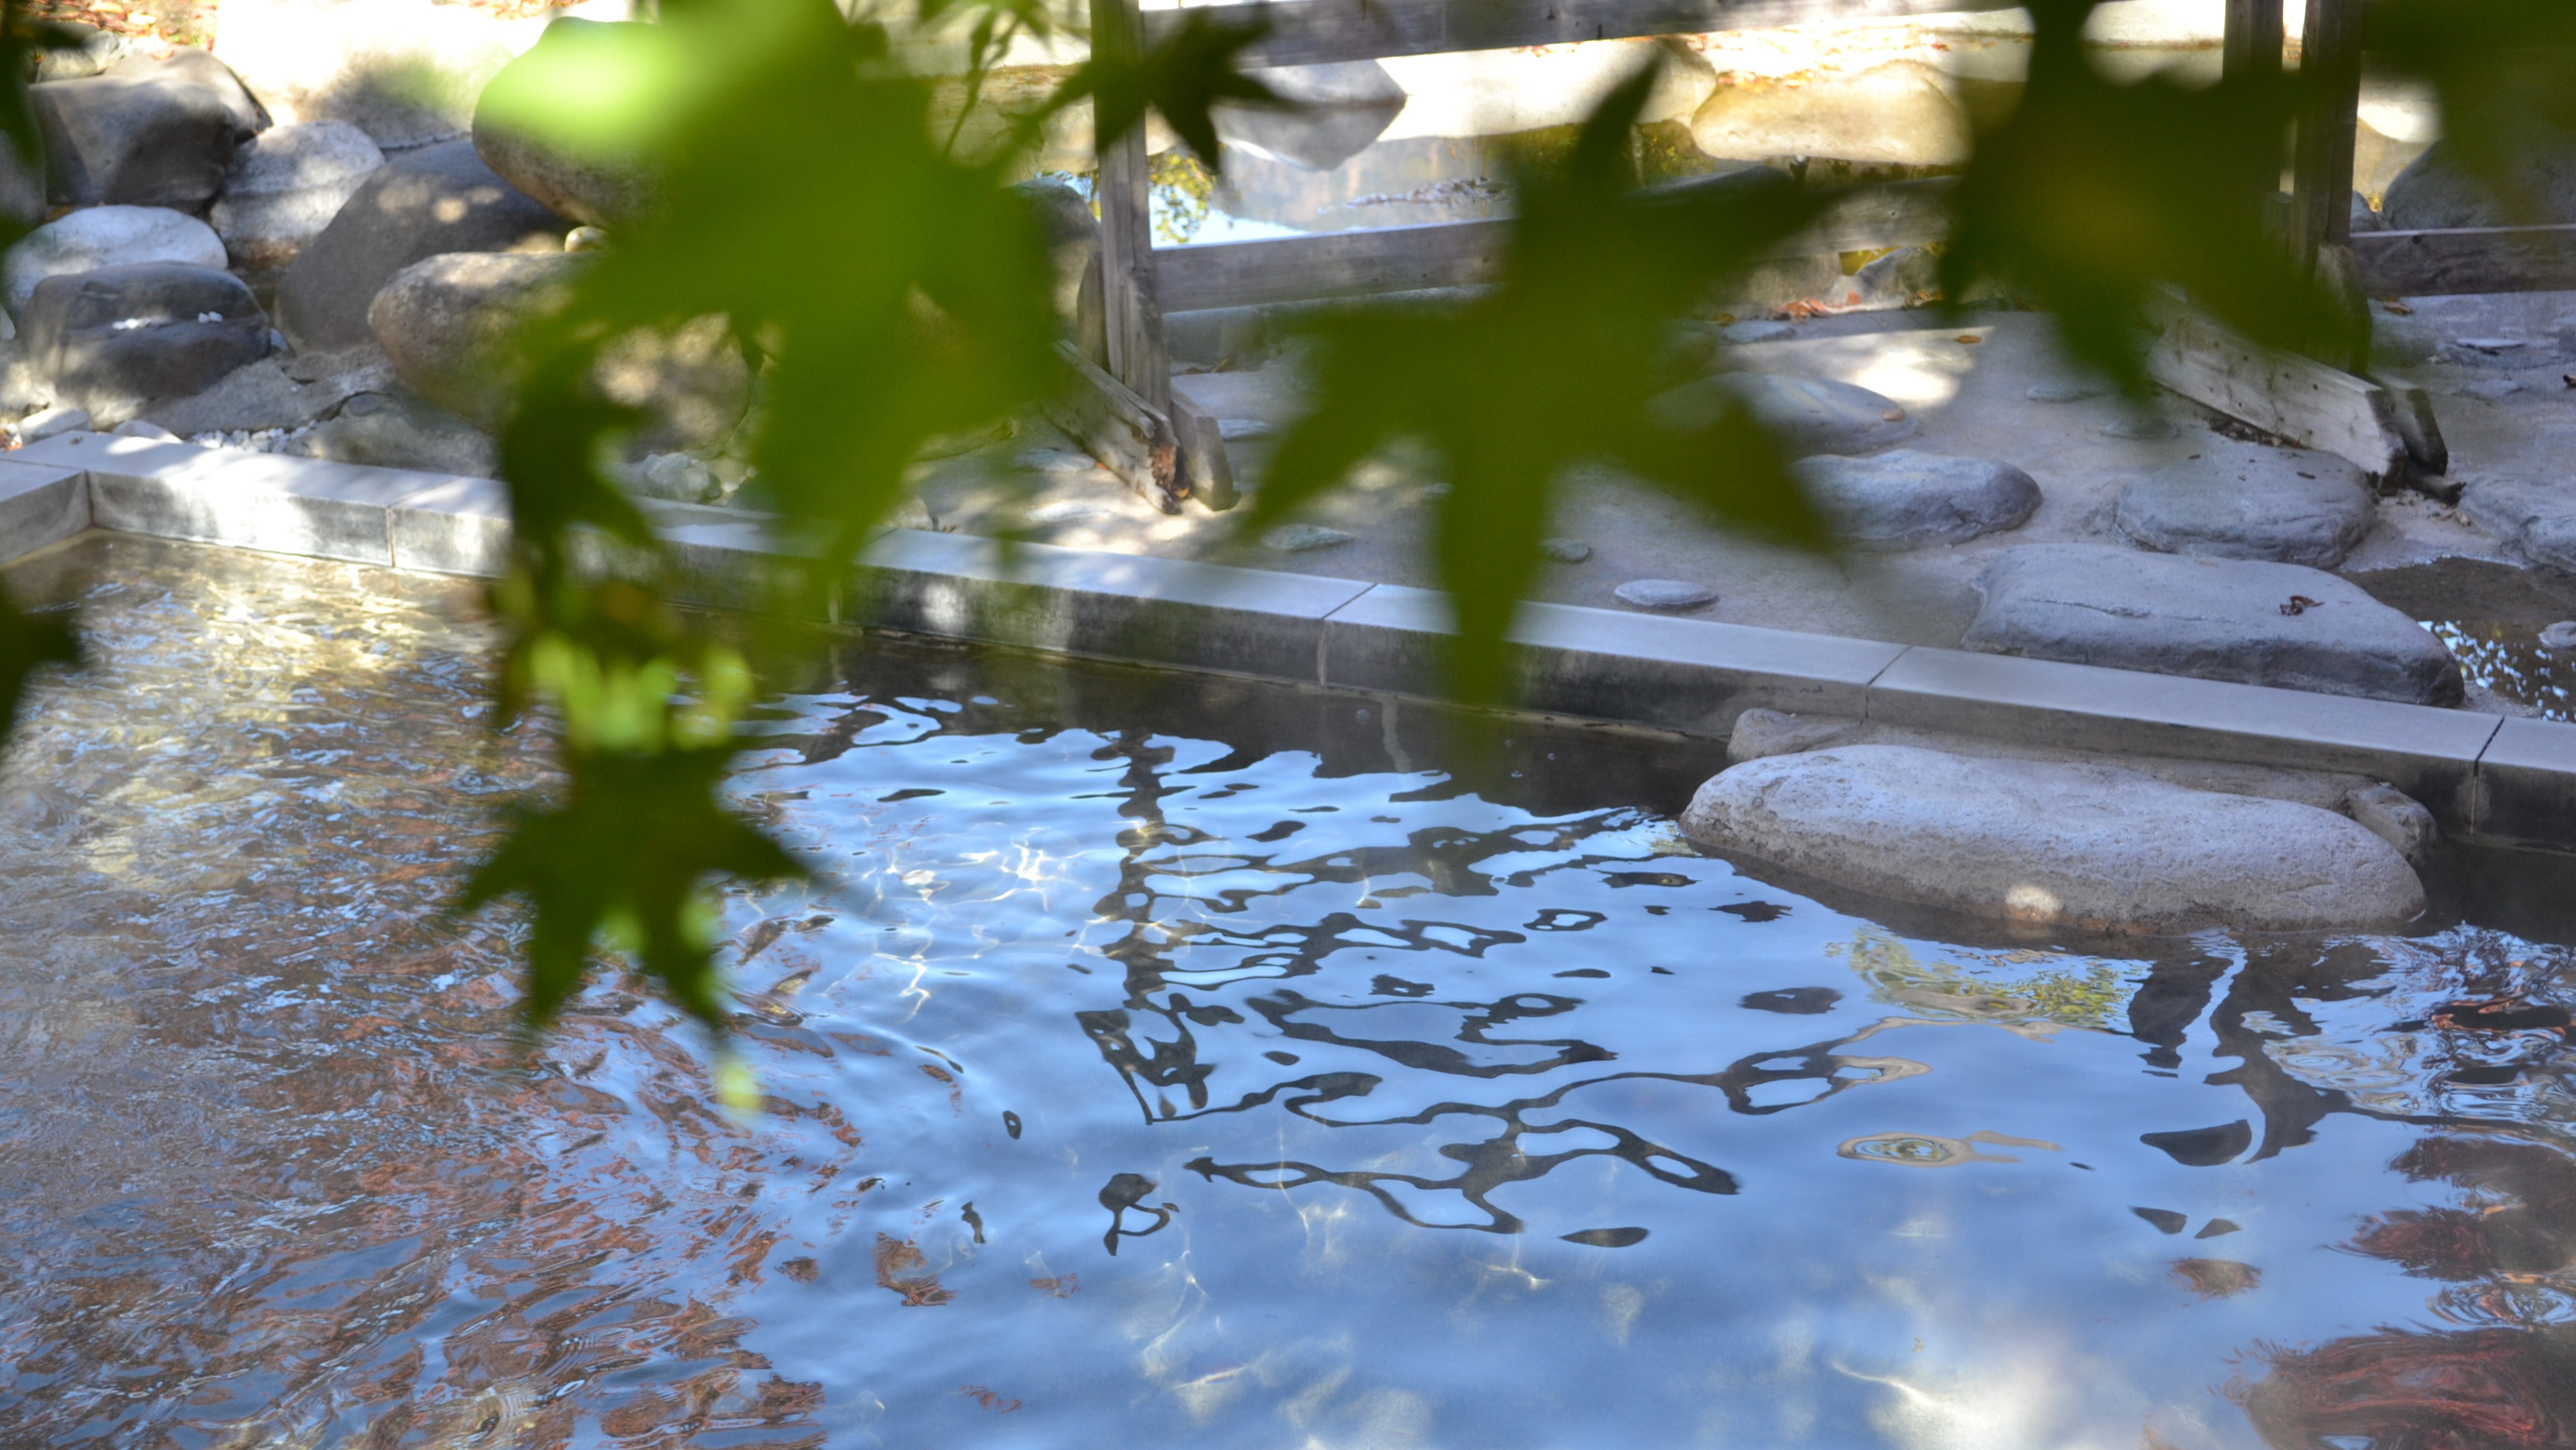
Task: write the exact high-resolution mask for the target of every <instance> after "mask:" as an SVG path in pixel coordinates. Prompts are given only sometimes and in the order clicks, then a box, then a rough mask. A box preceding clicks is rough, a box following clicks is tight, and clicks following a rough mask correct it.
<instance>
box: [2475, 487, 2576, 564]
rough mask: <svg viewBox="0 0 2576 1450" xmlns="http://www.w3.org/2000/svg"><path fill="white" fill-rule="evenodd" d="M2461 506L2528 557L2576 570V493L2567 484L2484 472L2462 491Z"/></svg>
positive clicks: (2516, 550) (2532, 560)
mask: <svg viewBox="0 0 2576 1450" xmlns="http://www.w3.org/2000/svg"><path fill="white" fill-rule="evenodd" d="M2460 512H2462V513H2464V514H2467V515H2468V516H2469V518H2470V520H2471V522H2473V523H2475V524H2477V525H2478V526H2479V527H2480V528H2483V529H2485V530H2486V531H2487V532H2489V533H2491V534H2494V535H2495V536H2496V538H2497V539H2498V540H2499V541H2501V542H2502V543H2503V544H2504V546H2505V547H2506V548H2507V549H2509V550H2511V551H2512V552H2514V553H2516V554H2519V555H2521V556H2522V558H2523V559H2524V560H2525V561H2527V562H2529V563H2533V564H2538V565H2541V566H2543V567H2545V568H2550V569H2557V570H2561V571H2564V572H2566V573H2570V574H2576V497H2571V496H2569V493H2568V490H2567V486H2566V485H2565V484H2561V483H2541V482H2539V481H2537V480H2534V479H2528V478H2482V479H2479V480H2478V481H2477V482H2475V483H2472V484H2470V485H2469V486H2468V487H2467V488H2466V489H2465V490H2463V491H2462V492H2461V494H2460Z"/></svg>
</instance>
